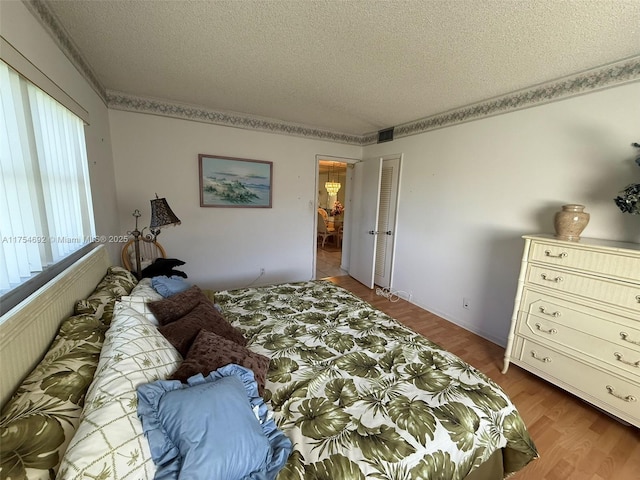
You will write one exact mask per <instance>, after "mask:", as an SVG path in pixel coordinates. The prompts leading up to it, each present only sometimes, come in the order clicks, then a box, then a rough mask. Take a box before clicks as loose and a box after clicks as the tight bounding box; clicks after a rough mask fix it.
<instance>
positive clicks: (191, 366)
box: [171, 330, 269, 395]
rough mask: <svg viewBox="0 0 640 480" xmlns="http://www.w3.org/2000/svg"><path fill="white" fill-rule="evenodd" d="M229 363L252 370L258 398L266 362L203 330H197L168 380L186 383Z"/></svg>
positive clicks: (262, 358)
mask: <svg viewBox="0 0 640 480" xmlns="http://www.w3.org/2000/svg"><path fill="white" fill-rule="evenodd" d="M230 363H235V364H237V365H242V366H243V367H246V368H249V369H251V370H253V375H254V376H255V378H256V382H257V384H258V393H260V395H262V392H263V390H264V382H265V379H266V378H267V371H268V370H269V358H268V357H265V356H264V355H260V354H259V353H256V352H252V351H251V350H249V349H248V348H246V347H243V346H241V345H238V344H237V343H235V342H232V341H231V340H227V339H226V338H223V337H221V336H220V335H216V334H215V333H212V332H208V331H206V330H200V333H199V334H198V336H197V337H196V339H195V341H194V342H193V345H192V346H191V348H190V349H189V353H188V354H187V356H186V357H185V359H184V362H182V365H180V367H179V368H178V370H176V372H175V373H174V374H173V375H172V376H171V379H174V380H180V381H181V382H186V380H187V379H188V378H189V377H191V376H193V375H196V374H198V373H201V374H202V375H205V376H206V375H209V373H211V372H213V371H214V370H217V369H218V368H220V367H224V366H225V365H228V364H230Z"/></svg>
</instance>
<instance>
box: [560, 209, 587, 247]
mask: <svg viewBox="0 0 640 480" xmlns="http://www.w3.org/2000/svg"><path fill="white" fill-rule="evenodd" d="M589 216H590V215H589V214H588V213H587V212H585V211H584V205H563V206H562V210H560V211H559V212H557V213H556V216H555V218H554V222H553V226H554V227H555V229H556V237H558V238H559V239H561V240H570V241H577V240H580V234H581V233H582V231H583V230H584V229H585V227H586V226H587V224H588V223H589Z"/></svg>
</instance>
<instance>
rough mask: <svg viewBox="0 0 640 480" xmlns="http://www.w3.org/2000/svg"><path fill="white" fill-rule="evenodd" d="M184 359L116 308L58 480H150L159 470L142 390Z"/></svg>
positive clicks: (133, 315)
mask: <svg viewBox="0 0 640 480" xmlns="http://www.w3.org/2000/svg"><path fill="white" fill-rule="evenodd" d="M181 361H182V358H181V356H180V354H179V353H178V352H177V350H176V349H175V348H174V347H173V346H172V345H171V344H170V343H169V342H168V341H167V340H166V339H165V338H164V337H163V336H162V335H161V334H160V332H158V330H157V329H156V328H155V327H154V326H153V325H152V324H151V323H150V322H149V321H148V320H147V319H146V318H145V317H144V316H143V315H141V314H139V313H138V312H136V311H135V310H133V309H132V308H131V307H128V306H126V305H124V304H123V303H118V304H116V306H115V309H114V317H113V321H112V322H111V327H110V328H109V330H108V331H107V334H106V338H105V341H104V346H103V347H102V352H101V354H100V361H99V363H98V369H97V370H96V374H95V377H94V380H93V383H92V384H91V386H90V387H89V391H88V392H87V396H86V400H85V407H84V410H83V412H82V417H81V420H80V425H79V426H78V430H77V431H76V433H75V435H74V437H73V438H72V440H71V443H70V444H69V448H68V449H67V452H66V453H65V455H64V458H63V459H62V463H61V465H60V471H59V473H58V476H57V478H58V479H63V480H67V479H78V480H79V479H86V478H108V479H114V480H117V479H131V480H133V479H135V480H140V479H152V478H153V477H154V475H155V470H156V469H155V465H154V463H153V460H152V459H151V452H150V451H149V444H148V442H147V439H146V438H145V437H144V434H143V432H142V424H141V423H140V420H139V419H138V415H137V398H138V397H137V392H136V388H137V387H138V385H141V384H143V383H149V382H153V381H155V380H158V379H163V378H167V377H168V376H169V375H171V374H172V373H173V372H174V371H175V370H176V369H177V368H178V365H179V364H180V362H181Z"/></svg>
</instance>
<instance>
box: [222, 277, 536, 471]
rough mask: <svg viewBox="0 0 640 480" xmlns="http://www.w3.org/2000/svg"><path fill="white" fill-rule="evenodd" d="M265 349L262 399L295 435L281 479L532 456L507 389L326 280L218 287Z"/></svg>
mask: <svg viewBox="0 0 640 480" xmlns="http://www.w3.org/2000/svg"><path fill="white" fill-rule="evenodd" d="M215 301H216V303H218V304H219V305H220V306H221V307H222V308H223V310H224V313H225V316H226V318H227V319H228V320H229V321H230V322H231V323H232V324H234V326H236V327H238V328H240V329H241V330H243V332H244V334H245V336H246V337H247V339H248V340H249V347H250V348H251V349H252V350H254V351H256V352H258V353H261V354H263V355H266V356H268V357H270V358H271V363H270V367H269V372H268V374H267V383H266V385H265V387H266V391H265V395H264V396H265V400H267V401H268V403H269V405H270V407H271V408H272V409H273V411H274V417H275V419H276V422H277V424H278V426H279V427H280V428H281V429H282V430H283V431H284V432H285V434H286V435H287V436H288V437H289V438H290V439H291V441H292V442H293V444H294V447H293V452H292V454H291V456H290V457H289V461H288V463H287V465H286V467H285V468H284V469H283V470H282V471H281V472H280V474H279V476H278V480H294V479H342V480H351V479H354V480H355V479H364V478H377V479H395V480H400V479H406V480H418V479H441V480H445V479H446V480H462V479H464V478H465V477H466V476H467V475H468V474H469V473H470V472H471V471H472V470H474V468H475V467H477V466H478V465H479V464H481V463H482V462H483V461H485V460H486V459H488V458H489V456H491V454H492V453H494V452H495V451H496V450H498V449H504V450H503V452H504V455H503V460H504V470H505V472H504V475H505V476H506V475H508V474H509V473H510V472H513V471H516V470H518V469H520V468H522V467H523V466H524V465H526V464H527V463H528V462H529V461H530V460H532V459H533V458H536V457H537V452H536V448H535V445H534V444H533V442H532V440H531V438H530V436H529V434H528V432H527V430H526V427H525V425H524V423H523V421H522V419H521V417H520V415H519V413H518V412H517V410H516V409H515V407H514V405H513V404H512V403H511V401H510V400H509V398H508V397H507V395H506V394H505V393H504V392H503V391H502V390H501V389H500V387H499V386H498V385H496V384H495V383H494V382H493V381H492V380H490V379H489V378H487V377H486V376H485V375H484V374H482V373H481V372H479V371H478V370H476V369H475V368H474V367H472V366H471V365H469V364H467V363H465V362H464V361H462V360H461V359H460V358H458V357H456V356H455V355H453V354H451V353H449V352H447V351H446V350H443V349H442V348H440V347H438V346H437V345H435V344H434V343H432V342H430V341H429V340H427V339H426V338H424V337H422V336H421V335H418V334H416V333H415V332H413V331H412V330H410V329H408V328H406V327H404V326H403V325H401V324H400V323H399V322H397V321H396V320H394V319H392V318H391V317H389V316H388V315H386V314H384V313H382V312H380V311H379V310H376V309H374V308H373V307H372V306H371V305H369V304H368V303H366V302H364V301H362V300H361V299H359V298H358V297H356V296H354V295H353V294H351V293H350V292H348V291H346V290H344V289H342V288H341V287H338V286H336V285H334V284H331V283H329V282H324V281H312V282H304V283H291V284H282V285H276V286H269V287H260V288H247V289H241V290H233V291H225V292H218V293H216V296H215Z"/></svg>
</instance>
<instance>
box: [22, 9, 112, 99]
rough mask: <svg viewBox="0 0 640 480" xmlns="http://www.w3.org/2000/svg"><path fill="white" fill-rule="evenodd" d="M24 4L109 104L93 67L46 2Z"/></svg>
mask: <svg viewBox="0 0 640 480" xmlns="http://www.w3.org/2000/svg"><path fill="white" fill-rule="evenodd" d="M22 3H24V4H25V5H26V7H27V8H28V9H29V11H31V13H32V14H33V16H34V17H36V19H38V20H39V21H40V23H41V24H42V26H43V27H44V28H45V30H47V31H48V32H49V35H51V37H52V38H53V40H54V41H55V42H56V44H57V45H58V47H59V48H60V50H62V52H63V53H64V54H65V55H66V57H67V58H68V59H69V60H70V61H71V63H72V64H73V66H75V67H76V70H78V72H80V74H81V75H82V76H83V77H84V79H85V80H86V81H87V82H89V85H91V87H92V88H93V89H94V90H95V91H96V93H97V94H98V95H99V96H100V98H101V99H102V101H103V102H104V103H107V93H106V90H105V88H104V85H102V83H101V82H100V80H98V77H97V76H96V74H95V72H94V71H93V69H92V68H91V66H90V65H89V64H88V63H87V62H86V61H85V60H84V57H83V56H82V55H81V54H80V50H78V49H77V48H76V46H75V44H74V43H73V42H72V41H71V38H70V37H69V35H67V32H66V30H64V28H63V27H62V26H61V25H60V23H59V22H58V19H57V18H56V16H55V15H54V14H53V12H52V11H51V10H50V9H49V6H48V5H47V2H46V1H45V0H22Z"/></svg>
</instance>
